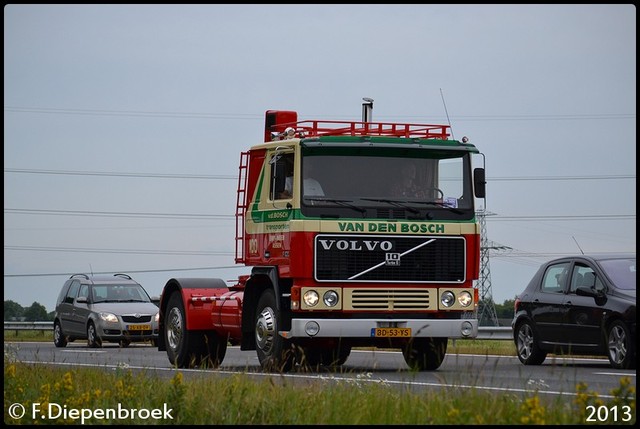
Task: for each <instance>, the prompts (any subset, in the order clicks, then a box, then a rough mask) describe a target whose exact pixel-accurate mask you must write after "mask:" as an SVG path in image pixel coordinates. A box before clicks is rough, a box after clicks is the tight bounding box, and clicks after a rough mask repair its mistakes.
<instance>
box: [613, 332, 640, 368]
mask: <svg viewBox="0 0 640 429" xmlns="http://www.w3.org/2000/svg"><path fill="white" fill-rule="evenodd" d="M607 350H608V353H607V356H608V357H609V362H610V363H611V366H612V367H613V368H616V369H635V367H636V360H635V354H636V351H635V344H634V343H633V341H632V338H631V332H630V331H629V328H628V327H627V325H625V324H624V323H623V322H622V321H621V320H615V321H613V322H612V323H611V325H609V329H608V331H607Z"/></svg>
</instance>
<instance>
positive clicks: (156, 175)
mask: <svg viewBox="0 0 640 429" xmlns="http://www.w3.org/2000/svg"><path fill="white" fill-rule="evenodd" d="M4 172H5V173H23V174H55V175H71V176H105V177H140V178H160V179H207V180H237V179H238V177H237V176H234V175H231V174H226V175H211V174H166V173H133V172H116V171H74V170H43V169H28V168H5V169H4ZM635 178H636V175H635V174H606V175H599V176H593V175H592V176H528V177H527V176H523V177H518V176H512V177H488V178H487V182H501V181H541V180H624V179H634V180H635Z"/></svg>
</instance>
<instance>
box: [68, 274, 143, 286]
mask: <svg viewBox="0 0 640 429" xmlns="http://www.w3.org/2000/svg"><path fill="white" fill-rule="evenodd" d="M70 278H72V279H79V280H80V281H81V283H89V284H91V283H93V284H99V283H100V284H127V283H128V284H139V283H138V282H137V281H135V280H133V279H132V278H131V277H130V276H129V275H127V274H113V275H87V274H74V275H72V276H71V277H70Z"/></svg>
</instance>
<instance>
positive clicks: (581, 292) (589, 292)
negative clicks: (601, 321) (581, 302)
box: [576, 287, 607, 305]
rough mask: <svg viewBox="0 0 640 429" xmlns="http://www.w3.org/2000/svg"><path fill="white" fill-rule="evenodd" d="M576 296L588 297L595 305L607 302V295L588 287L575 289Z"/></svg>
mask: <svg viewBox="0 0 640 429" xmlns="http://www.w3.org/2000/svg"><path fill="white" fill-rule="evenodd" d="M576 295H578V296H590V297H592V298H593V299H594V300H595V302H596V304H598V305H604V304H605V303H606V302H607V295H606V294H605V293H604V292H602V291H596V290H593V289H591V288H588V287H579V288H577V289H576Z"/></svg>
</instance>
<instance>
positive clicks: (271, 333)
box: [255, 289, 295, 372]
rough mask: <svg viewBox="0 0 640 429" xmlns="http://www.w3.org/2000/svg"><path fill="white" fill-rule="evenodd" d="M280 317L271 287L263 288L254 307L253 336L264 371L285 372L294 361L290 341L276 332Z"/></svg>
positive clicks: (278, 327)
mask: <svg viewBox="0 0 640 429" xmlns="http://www.w3.org/2000/svg"><path fill="white" fill-rule="evenodd" d="M280 317H281V316H280V314H279V312H278V310H277V307H276V297H275V294H274V292H273V289H267V290H265V291H264V292H263V293H262V295H261V296H260V299H259V300H258V306H257V308H256V319H255V336H256V352H257V354H258V360H259V361H260V365H261V366H262V368H263V369H264V370H266V371H280V372H287V371H289V370H291V368H292V367H293V364H294V363H295V353H294V348H293V347H292V344H291V342H290V341H287V340H285V339H284V338H283V337H282V336H281V335H280V334H278V331H279V329H280V325H281V323H282V321H281V320H280Z"/></svg>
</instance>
